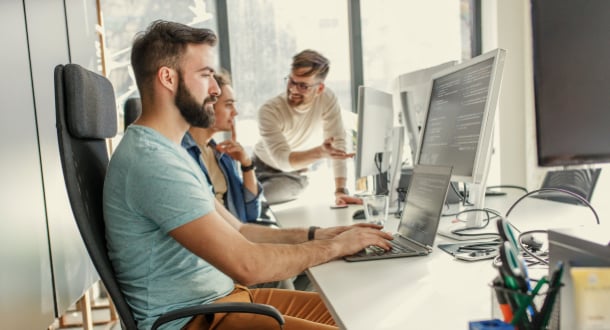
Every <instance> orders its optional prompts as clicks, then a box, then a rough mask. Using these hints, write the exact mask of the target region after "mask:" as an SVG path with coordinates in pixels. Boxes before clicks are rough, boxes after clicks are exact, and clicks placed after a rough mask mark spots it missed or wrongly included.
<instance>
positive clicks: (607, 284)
mask: <svg viewBox="0 0 610 330" xmlns="http://www.w3.org/2000/svg"><path fill="white" fill-rule="evenodd" d="M570 273H571V275H572V283H573V290H574V304H575V307H576V322H577V325H578V326H577V328H578V329H582V330H602V329H610V313H609V312H608V310H609V308H610V307H609V306H610V267H572V268H571V270H570Z"/></svg>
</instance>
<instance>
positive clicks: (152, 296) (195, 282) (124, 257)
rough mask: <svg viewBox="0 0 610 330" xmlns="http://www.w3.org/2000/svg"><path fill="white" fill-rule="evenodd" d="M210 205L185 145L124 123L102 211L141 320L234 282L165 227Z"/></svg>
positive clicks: (219, 293)
mask: <svg viewBox="0 0 610 330" xmlns="http://www.w3.org/2000/svg"><path fill="white" fill-rule="evenodd" d="M213 210H214V196H213V195H212V193H211V191H210V187H209V184H208V183H207V180H206V179H205V177H204V175H203V172H202V171H201V170H200V169H199V167H198V165H197V164H196V163H195V161H194V160H193V158H192V157H191V156H190V155H189V154H188V153H187V152H186V150H184V148H182V147H181V146H180V145H178V144H174V143H173V142H171V141H170V140H168V139H167V138H165V137H164V136H163V135H161V134H159V133H158V132H157V131H155V130H153V129H151V128H147V127H144V126H138V125H131V126H130V127H129V128H128V129H127V132H126V133H125V135H124V136H123V139H122V140H121V142H120V143H119V146H118V147H117V148H116V150H115V152H114V154H113V155H112V158H111V160H110V164H109V166H108V172H107V174H106V180H105V183H104V216H105V221H106V239H107V241H108V243H107V244H108V254H109V257H110V260H111V261H112V264H113V267H114V270H115V272H116V276H117V279H118V281H119V284H120V286H121V290H122V291H123V293H124V295H125V297H126V299H127V302H128V303H129V305H130V306H131V308H132V310H133V312H134V314H135V318H136V321H137V322H138V328H140V329H149V328H150V327H151V326H152V323H153V322H154V321H155V319H156V318H157V317H158V316H159V315H160V314H162V313H164V312H167V311H169V310H173V309H177V308H182V307H185V306H193V305H199V304H205V303H210V302H213V301H214V300H216V299H218V298H220V297H223V296H226V295H227V294H229V293H230V292H231V291H232V290H233V288H234V284H233V280H232V279H231V278H229V277H228V276H226V275H225V274H224V273H222V272H221V271H219V270H218V269H216V268H215V267H214V266H212V265H210V264H209V263H208V262H206V261H205V260H203V259H201V258H199V257H198V256H196V255H195V254H193V253H191V252H190V251H189V250H187V249H186V248H185V247H184V246H182V245H181V244H179V243H178V242H177V241H175V240H174V239H173V238H172V237H171V236H169V235H168V233H169V232H170V231H171V230H173V229H175V228H177V227H180V226H182V225H184V224H186V223H188V222H190V221H192V220H195V219H197V218H200V217H202V216H204V215H206V214H208V213H209V212H211V211H213ZM187 321H188V318H187V319H182V320H179V321H175V322H173V323H170V324H168V325H169V326H167V327H164V328H170V327H171V328H180V327H182V326H183V325H184V324H185V323H186V322H187Z"/></svg>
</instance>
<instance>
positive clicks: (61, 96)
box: [55, 64, 137, 330]
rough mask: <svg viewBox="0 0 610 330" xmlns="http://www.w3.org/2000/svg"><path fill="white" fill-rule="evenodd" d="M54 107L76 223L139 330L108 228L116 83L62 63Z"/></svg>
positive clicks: (130, 325) (124, 313)
mask: <svg viewBox="0 0 610 330" xmlns="http://www.w3.org/2000/svg"><path fill="white" fill-rule="evenodd" d="M55 107H56V116H57V122H56V125H57V137H58V140H59V152H60V158H61V164H62V169H63V174H64V180H65V182H66V188H67V191H68V197H69V199H70V205H71V206H72V213H73V214H74V218H75V220H76V224H77V226H78V229H79V231H80V234H81V236H82V238H83V241H84V243H85V246H86V248H87V251H88V253H89V256H90V257H91V259H92V261H93V265H94V266H95V268H96V270H97V272H98V273H99V275H100V278H101V279H102V282H103V283H104V285H105V287H106V289H107V290H108V293H109V295H110V298H111V299H112V301H113V303H114V304H115V306H116V309H117V312H118V313H119V316H120V318H121V323H122V325H123V329H124V330H129V329H136V328H137V327H136V322H135V320H134V318H133V315H132V311H131V308H130V307H129V305H128V304H127V302H126V301H125V298H124V296H123V294H122V292H121V290H120V288H119V284H118V282H117V280H116V277H115V274H114V270H113V268H112V264H111V262H110V259H109V258H108V251H107V248H106V237H105V229H104V216H103V200H102V195H103V186H104V177H105V175H106V168H107V166H108V161H109V156H108V150H107V148H106V139H107V138H111V137H113V136H115V135H116V132H117V118H116V101H115V97H114V91H113V89H112V84H111V83H110V81H109V80H108V79H106V78H105V77H103V76H100V75H98V74H96V73H94V72H91V71H88V70H86V69H84V68H82V67H80V66H79V65H76V64H67V65H65V66H64V65H58V66H57V67H55Z"/></svg>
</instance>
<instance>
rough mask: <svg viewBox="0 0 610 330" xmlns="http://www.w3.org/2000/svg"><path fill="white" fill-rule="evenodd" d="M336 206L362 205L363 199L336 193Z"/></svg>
mask: <svg viewBox="0 0 610 330" xmlns="http://www.w3.org/2000/svg"><path fill="white" fill-rule="evenodd" d="M335 204H337V205H347V204H357V205H362V199H361V198H359V197H354V196H350V195H346V194H341V193H336V194H335Z"/></svg>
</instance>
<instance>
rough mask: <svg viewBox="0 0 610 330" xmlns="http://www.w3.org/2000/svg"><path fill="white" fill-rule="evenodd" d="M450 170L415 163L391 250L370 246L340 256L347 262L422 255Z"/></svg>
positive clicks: (437, 217) (441, 204)
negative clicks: (354, 252)
mask: <svg viewBox="0 0 610 330" xmlns="http://www.w3.org/2000/svg"><path fill="white" fill-rule="evenodd" d="M452 170H453V168H452V167H449V166H437V165H417V166H416V167H415V168H414V170H413V176H412V178H411V183H410V185H409V191H408V192H407V197H406V199H405V207H404V209H403V211H402V216H401V218H400V224H399V225H398V232H397V233H396V234H394V239H393V240H391V241H390V243H391V244H392V250H390V251H385V250H383V249H381V248H379V247H376V246H371V247H368V248H366V249H364V250H362V251H360V252H358V253H356V254H353V255H350V256H345V257H343V258H344V259H345V260H346V261H365V260H376V259H388V258H401V257H415V256H424V255H428V254H429V253H430V252H432V244H433V243H434V238H435V237H436V232H437V231H438V224H439V222H440V219H441V215H442V212H443V207H444V202H445V198H446V197H447V191H448V190H449V183H450V182H451V171H452Z"/></svg>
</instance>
